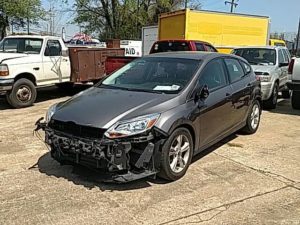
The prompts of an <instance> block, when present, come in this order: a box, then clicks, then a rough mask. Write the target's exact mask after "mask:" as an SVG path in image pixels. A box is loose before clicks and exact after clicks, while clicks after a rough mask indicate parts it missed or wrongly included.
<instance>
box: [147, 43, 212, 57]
mask: <svg viewBox="0 0 300 225" xmlns="http://www.w3.org/2000/svg"><path fill="white" fill-rule="evenodd" d="M171 51H203V52H218V51H217V49H216V48H215V47H214V46H212V45H211V44H210V43H208V42H204V41H191V40H163V41H156V42H155V43H154V44H153V46H152V48H151V50H150V54H153V53H159V52H171Z"/></svg>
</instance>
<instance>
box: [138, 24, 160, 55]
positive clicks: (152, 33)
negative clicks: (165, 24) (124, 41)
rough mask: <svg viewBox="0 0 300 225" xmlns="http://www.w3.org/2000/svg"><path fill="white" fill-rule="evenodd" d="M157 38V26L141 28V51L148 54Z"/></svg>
mask: <svg viewBox="0 0 300 225" xmlns="http://www.w3.org/2000/svg"><path fill="white" fill-rule="evenodd" d="M157 40H158V26H148V27H143V28H142V53H143V55H149V52H150V49H151V48H152V45H153V44H154V43H155V42H156V41H157Z"/></svg>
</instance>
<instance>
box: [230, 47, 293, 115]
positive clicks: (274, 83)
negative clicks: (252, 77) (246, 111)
mask: <svg viewBox="0 0 300 225" xmlns="http://www.w3.org/2000/svg"><path fill="white" fill-rule="evenodd" d="M232 53H233V54H235V55H238V56H241V57H243V58H245V59H246V60H247V61H248V62H249V63H250V64H251V66H252V68H253V70H254V72H255V74H256V75H257V77H259V79H260V81H261V89H262V100H263V104H264V107H265V108H266V109H275V108H276V105H277V98H278V92H279V91H281V92H282V96H283V97H284V98H289V97H290V96H289V90H288V88H287V86H286V84H287V81H288V65H289V62H290V60H291V56H290V53H289V51H288V49H287V48H286V47H280V46H265V47H245V48H237V49H234V50H233V52H232Z"/></svg>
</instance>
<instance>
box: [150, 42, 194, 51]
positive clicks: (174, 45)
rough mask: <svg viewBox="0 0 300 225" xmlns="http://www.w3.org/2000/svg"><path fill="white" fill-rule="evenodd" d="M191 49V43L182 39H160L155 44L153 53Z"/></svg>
mask: <svg viewBox="0 0 300 225" xmlns="http://www.w3.org/2000/svg"><path fill="white" fill-rule="evenodd" d="M174 51H190V48H189V44H188V43H187V42H182V41H160V42H157V43H155V44H154V46H153V49H152V50H151V53H159V52H174Z"/></svg>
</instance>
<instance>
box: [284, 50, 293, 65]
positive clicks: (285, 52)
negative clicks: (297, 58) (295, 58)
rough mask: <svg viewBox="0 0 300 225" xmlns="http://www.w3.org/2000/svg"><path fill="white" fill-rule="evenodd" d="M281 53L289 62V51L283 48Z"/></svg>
mask: <svg viewBox="0 0 300 225" xmlns="http://www.w3.org/2000/svg"><path fill="white" fill-rule="evenodd" d="M283 55H284V58H285V62H288V63H289V62H290V61H291V58H290V55H289V52H288V51H287V50H286V49H283Z"/></svg>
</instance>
